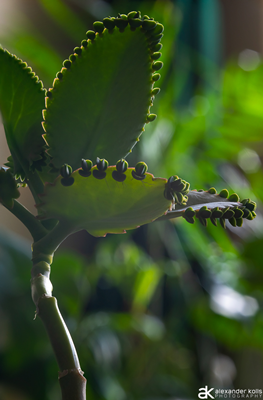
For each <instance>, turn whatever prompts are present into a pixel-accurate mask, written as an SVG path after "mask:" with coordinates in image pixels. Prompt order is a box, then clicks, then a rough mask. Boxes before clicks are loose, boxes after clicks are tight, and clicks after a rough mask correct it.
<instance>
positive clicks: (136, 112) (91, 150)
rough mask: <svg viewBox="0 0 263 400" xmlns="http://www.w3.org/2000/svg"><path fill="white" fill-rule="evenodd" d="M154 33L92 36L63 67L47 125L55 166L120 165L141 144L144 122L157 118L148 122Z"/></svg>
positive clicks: (106, 32)
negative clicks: (86, 162) (101, 160)
mask: <svg viewBox="0 0 263 400" xmlns="http://www.w3.org/2000/svg"><path fill="white" fill-rule="evenodd" d="M111 21H115V22H116V20H114V19H111ZM129 21H130V20H129ZM125 23H127V20H126V21H125ZM159 25H160V24H159ZM159 25H157V27H158V26H159ZM100 26H101V25H100ZM95 27H97V25H95ZM96 29H97V28H95V30H96ZM154 32H155V29H153V31H146V32H145V31H144V30H142V29H141V27H138V28H136V29H135V28H133V30H131V28H130V26H129V25H128V26H127V27H126V28H125V29H118V28H117V27H116V26H115V28H114V29H111V30H108V29H106V28H105V29H104V30H103V32H102V33H96V34H95V33H94V32H92V31H88V32H87V35H88V37H89V40H88V41H83V42H82V44H83V45H82V47H81V48H77V49H75V52H76V53H75V54H74V55H72V56H71V57H70V60H66V61H65V62H64V67H65V68H63V69H62V70H61V72H60V73H59V74H58V75H57V76H58V78H59V79H58V78H57V79H55V81H54V84H53V89H51V90H50V91H49V92H48V95H49V97H48V98H47V99H46V110H45V112H44V119H45V122H44V123H43V126H44V129H45V130H46V136H45V139H46V141H47V142H48V144H49V146H50V149H49V154H50V155H51V156H52V157H53V160H52V162H53V164H54V165H55V167H57V168H60V167H61V165H63V164H70V165H71V166H72V168H73V170H75V169H77V168H79V167H80V160H81V159H82V158H84V159H87V158H88V159H90V160H92V161H93V162H94V161H95V160H96V157H104V158H106V159H107V160H109V162H110V164H115V163H116V161H117V160H118V159H120V158H123V157H125V156H126V155H127V154H128V153H129V152H130V150H131V149H132V148H133V146H134V145H135V144H136V143H137V141H138V140H139V137H140V135H141V133H142V131H143V130H144V125H145V123H146V122H150V120H153V119H154V117H153V116H151V117H149V118H148V115H149V110H150V106H151V104H152V97H153V94H152V88H153V78H152V76H153V72H154V71H153V60H152V59H151V54H153V52H154V51H153V50H151V43H153V42H154V41H155V39H156V37H155V36H154ZM91 34H92V35H91ZM93 38H94V39H93ZM158 40H159V39H157V41H158ZM154 43H155V42H154ZM158 66H161V64H160V65H159V64H158Z"/></svg>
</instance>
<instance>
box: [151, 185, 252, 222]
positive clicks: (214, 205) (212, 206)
mask: <svg viewBox="0 0 263 400" xmlns="http://www.w3.org/2000/svg"><path fill="white" fill-rule="evenodd" d="M211 189H213V190H212V191H214V190H215V189H214V188H211ZM211 189H209V190H208V191H198V192H197V191H196V190H191V191H189V193H188V194H187V197H188V199H187V203H186V204H173V205H172V208H171V209H170V210H168V212H167V213H166V214H165V215H163V216H161V217H160V218H158V220H164V219H172V218H178V217H184V218H185V219H186V221H187V222H189V223H192V224H193V223H194V218H193V217H194V216H196V217H197V218H199V220H200V222H201V223H202V224H203V225H205V226H206V225H207V222H206V220H207V219H208V218H210V219H211V222H212V223H213V224H214V225H215V226H216V225H217V223H216V219H217V218H219V220H220V223H221V225H222V226H225V222H224V221H225V220H226V219H228V220H231V225H232V226H241V225H242V223H240V222H241V221H240V220H242V218H246V219H248V220H253V219H254V218H255V217H256V213H255V211H254V210H255V209H256V203H255V202H254V201H251V200H250V199H245V200H242V201H241V202H239V201H238V200H239V197H238V195H237V194H236V193H233V194H232V195H231V196H230V197H229V198H226V197H224V196H225V191H226V189H224V190H222V191H221V192H220V193H219V194H214V193H210V191H211ZM234 220H235V221H234Z"/></svg>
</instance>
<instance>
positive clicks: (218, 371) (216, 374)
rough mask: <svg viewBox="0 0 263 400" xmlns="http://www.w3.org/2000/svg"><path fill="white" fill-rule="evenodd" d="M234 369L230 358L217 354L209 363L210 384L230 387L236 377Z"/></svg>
mask: <svg viewBox="0 0 263 400" xmlns="http://www.w3.org/2000/svg"><path fill="white" fill-rule="evenodd" d="M236 372H237V371H236V367H235V364H234V362H233V361H232V360H231V358H230V357H228V356H225V355H224V354H217V355H216V356H215V357H213V359H212V362H211V374H212V377H211V378H212V382H213V385H214V386H221V387H222V386H230V385H231V384H232V382H233V380H234V379H235V377H236Z"/></svg>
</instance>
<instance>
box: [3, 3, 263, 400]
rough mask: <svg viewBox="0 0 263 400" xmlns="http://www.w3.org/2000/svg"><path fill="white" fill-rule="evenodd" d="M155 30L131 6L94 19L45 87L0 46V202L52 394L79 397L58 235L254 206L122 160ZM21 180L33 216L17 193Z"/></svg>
mask: <svg viewBox="0 0 263 400" xmlns="http://www.w3.org/2000/svg"><path fill="white" fill-rule="evenodd" d="M163 30H164V27H163V25H161V24H160V23H158V22H156V21H154V19H152V18H149V17H148V16H147V15H144V16H143V17H142V16H141V14H140V12H135V11H133V12H130V13H129V14H128V15H124V14H118V16H117V17H116V18H104V20H103V22H95V23H94V31H91V30H89V31H88V32H87V39H86V40H83V41H82V42H81V46H80V47H76V48H75V49H74V53H73V54H72V55H71V56H70V57H69V59H68V60H66V61H64V63H63V68H62V70H61V71H60V72H58V73H57V76H56V78H55V80H54V82H53V87H52V88H51V89H49V90H46V89H44V88H43V85H42V82H41V81H39V78H38V77H37V76H36V75H35V74H34V72H32V70H31V68H29V67H28V66H27V64H26V63H24V62H23V61H21V60H20V59H18V58H17V57H16V56H14V55H11V54H10V53H9V52H8V51H6V50H4V49H2V48H1V49H0V109H1V113H2V119H3V124H4V128H5V133H6V139H7V143H8V146H9V149H10V153H11V156H10V157H9V158H8V162H7V163H6V164H5V165H6V167H2V168H1V169H0V202H1V203H2V205H3V206H4V207H6V208H7V209H8V210H9V211H10V212H11V213H13V214H14V215H15V216H16V217H17V218H18V219H19V220H20V221H21V222H22V223H23V224H24V225H25V226H26V227H27V228H28V230H29V231H30V233H31V235H32V237H33V245H32V253H33V255H32V262H33V268H32V271H31V275H32V279H31V286H32V298H33V301H34V303H35V305H36V317H37V316H38V317H40V318H41V319H42V321H43V323H44V325H45V327H46V330H47V333H48V336H49V338H50V341H51V344H52V347H53V350H54V353H55V356H56V359H57V362H58V366H59V382H60V386H61V391H62V399H63V400H69V399H71V400H73V399H74V400H84V399H85V398H86V395H85V386H86V379H85V378H84V377H83V372H82V371H81V368H80V363H79V359H78V356H77V352H76V350H75V347H74V344H73V341H72V339H71V336H70V333H69V331H68V329H67V327H66V325H65V323H64V321H63V318H62V316H61V314H60V312H59V309H58V306H57V300H56V299H55V298H54V297H53V296H52V284H51V281H50V265H51V263H52V259H53V255H54V252H55V250H56V249H57V248H58V246H59V245H60V243H61V242H62V241H63V240H64V239H65V238H66V237H67V236H68V235H70V234H72V233H74V232H77V231H79V230H82V229H86V230H87V231H88V232H89V233H90V234H91V235H93V236H106V234H107V233H125V231H126V230H128V229H134V228H136V227H138V226H140V225H143V224H147V223H150V222H152V221H155V220H163V219H170V218H177V217H183V218H184V219H185V220H186V221H187V222H189V223H194V220H195V218H196V219H198V220H199V221H200V222H201V223H202V225H204V226H206V225H207V221H208V219H210V220H211V222H212V223H213V224H214V225H217V221H219V222H220V224H221V225H222V226H223V227H225V220H226V219H227V220H229V222H230V223H231V224H232V225H233V226H238V227H241V225H242V221H243V219H244V218H246V219H249V220H252V219H253V218H254V217H255V216H256V214H255V211H254V210H255V207H256V205H255V203H254V202H253V201H250V200H249V199H245V200H243V201H241V202H240V200H239V197H238V195H237V194H235V193H234V194H232V195H231V196H229V194H228V191H227V190H226V189H225V190H222V191H221V192H220V193H219V194H217V192H216V190H215V189H214V188H211V189H209V190H208V191H203V190H201V191H195V190H190V184H189V183H188V182H186V181H184V180H183V179H181V178H179V177H178V176H176V175H174V176H171V177H170V178H169V179H168V180H167V179H164V178H155V177H154V176H153V175H152V174H150V173H148V172H147V165H146V164H145V163H144V162H139V163H137V164H136V165H135V167H132V168H131V167H129V166H128V162H127V161H126V158H127V156H128V155H129V153H130V152H131V151H132V149H133V147H134V146H135V144H136V143H137V142H138V141H139V137H140V136H141V134H142V132H143V131H144V126H145V124H147V123H149V122H152V121H153V120H154V119H155V118H156V115H154V114H151V113H150V107H151V106H152V103H153V100H154V97H155V96H156V95H157V94H158V93H159V91H160V89H159V88H157V87H155V83H156V82H157V81H158V80H159V78H160V74H159V73H158V72H157V71H159V70H160V69H161V68H162V66H163V63H162V62H161V61H159V58H160V57H161V53H160V50H161V48H162V44H161V43H160V41H161V39H162V36H163ZM100 157H101V158H100ZM25 185H28V186H29V188H30V190H31V192H32V195H33V197H34V200H35V203H36V208H37V213H38V215H37V217H35V216H33V215H32V214H31V213H30V212H29V211H28V210H27V209H26V208H25V207H24V206H23V205H22V204H20V203H19V202H18V201H17V200H16V199H17V198H18V197H19V191H18V187H21V186H22V187H23V186H25Z"/></svg>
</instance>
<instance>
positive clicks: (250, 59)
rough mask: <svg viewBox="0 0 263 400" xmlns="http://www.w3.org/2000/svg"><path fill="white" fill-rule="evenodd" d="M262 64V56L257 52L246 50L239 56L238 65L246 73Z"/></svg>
mask: <svg viewBox="0 0 263 400" xmlns="http://www.w3.org/2000/svg"><path fill="white" fill-rule="evenodd" d="M259 64H260V56H259V53H258V52H257V51H254V50H250V49H246V50H243V51H241V53H239V56H238V65H239V66H240V68H242V69H243V70H244V71H253V70H254V69H256V68H257V67H258V66H259Z"/></svg>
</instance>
